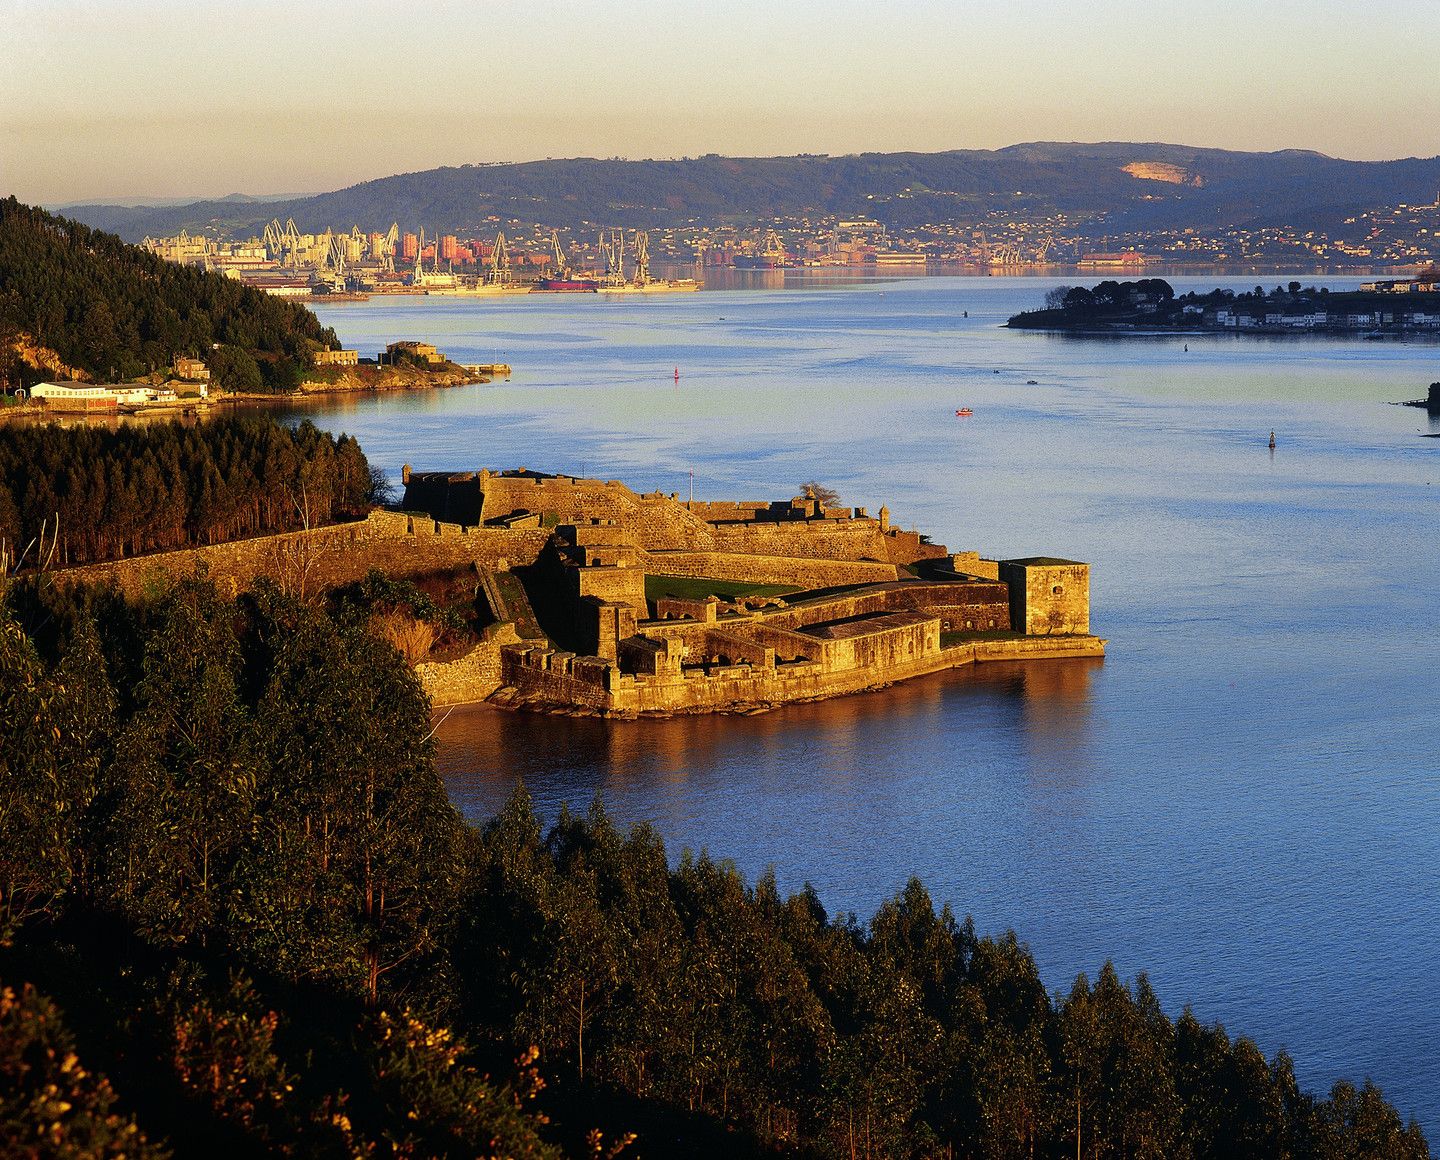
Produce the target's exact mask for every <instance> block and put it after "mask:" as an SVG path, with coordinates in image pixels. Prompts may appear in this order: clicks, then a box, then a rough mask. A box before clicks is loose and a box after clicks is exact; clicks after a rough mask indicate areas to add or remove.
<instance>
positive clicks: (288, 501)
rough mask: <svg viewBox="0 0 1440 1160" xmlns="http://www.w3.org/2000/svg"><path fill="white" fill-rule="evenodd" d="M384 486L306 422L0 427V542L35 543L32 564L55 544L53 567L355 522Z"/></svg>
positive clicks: (345, 442) (360, 455)
mask: <svg viewBox="0 0 1440 1160" xmlns="http://www.w3.org/2000/svg"><path fill="white" fill-rule="evenodd" d="M384 487H385V483H384V479H383V477H382V476H381V475H380V474H379V473H378V472H372V471H371V469H370V465H369V463H368V462H367V460H366V458H365V453H364V452H363V451H362V450H361V449H360V445H359V444H358V443H357V442H356V441H355V440H354V439H351V438H350V437H349V436H348V435H341V436H340V437H339V438H336V437H334V436H332V435H330V434H329V433H328V432H324V431H320V430H318V429H317V428H316V427H315V425H314V424H313V423H311V422H309V421H308V420H307V421H305V422H303V423H301V424H300V425H299V426H298V427H296V428H294V429H291V428H289V427H287V426H285V425H284V424H282V423H280V422H278V421H276V420H275V419H273V418H272V417H270V416H268V415H236V416H232V417H227V418H223V419H216V420H214V421H212V422H207V423H201V424H197V425H194V426H189V425H185V424H182V423H179V422H172V423H163V424H144V425H129V424H123V425H121V426H120V427H118V428H117V429H115V430H109V429H106V428H101V427H59V426H56V425H54V424H45V425H36V426H29V425H11V426H8V427H3V428H0V545H4V547H5V549H7V550H8V553H9V555H10V556H12V557H13V556H18V555H19V554H21V553H22V552H24V551H25V549H26V547H27V546H28V545H31V544H32V543H33V544H34V545H35V546H34V548H33V549H32V550H31V552H30V553H29V555H28V557H27V558H26V560H25V561H24V562H25V563H26V564H27V565H30V566H32V567H33V566H34V565H35V564H36V563H37V562H38V557H39V554H40V552H41V551H42V550H43V551H45V552H46V553H47V555H48V554H49V552H50V550H51V549H50V545H51V543H52V541H54V556H53V560H51V562H52V563H53V564H56V565H61V564H87V563H93V562H95V561H99V560H112V559H117V558H119V557H121V556H130V555H135V554H137V553H140V552H153V551H159V550H164V549H173V548H183V547H191V546H195V545H199V544H213V543H217V542H220V541H223V540H232V539H238V538H240V537H243V536H253V535H261V534H266V533H271V532H284V531H292V530H294V529H297V528H301V527H307V526H309V527H314V526H318V525H320V524H327V523H331V522H333V521H335V520H341V519H349V518H353V517H355V516H359V515H363V514H364V513H365V512H366V511H367V510H368V509H369V507H370V505H371V503H372V502H374V501H378V500H380V499H382V498H383V497H384ZM42 543H43V545H44V546H43V549H42ZM3 555H4V552H0V557H3Z"/></svg>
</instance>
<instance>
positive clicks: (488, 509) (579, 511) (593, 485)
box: [480, 475, 636, 524]
mask: <svg viewBox="0 0 1440 1160" xmlns="http://www.w3.org/2000/svg"><path fill="white" fill-rule="evenodd" d="M480 486H481V488H482V490H483V492H484V496H485V502H484V505H483V506H482V508H481V515H482V516H483V517H484V518H485V519H487V520H490V519H494V518H496V517H497V516H503V515H507V514H509V513H510V512H512V511H519V510H524V511H532V512H540V513H552V512H553V513H554V514H555V515H556V516H557V517H558V518H559V521H560V522H561V523H579V524H584V523H589V522H590V521H591V520H592V519H613V520H625V521H626V523H627V524H628V523H630V522H631V519H630V517H633V515H634V512H635V499H636V497H635V493H634V492H633V491H631V490H630V489H629V488H628V487H626V486H625V485H624V484H623V483H617V482H615V481H613V480H611V481H606V480H600V479H570V478H568V477H563V478H555V479H534V478H530V477H526V476H508V475H490V476H488V477H486V478H485V479H484V480H482V481H481V483H480Z"/></svg>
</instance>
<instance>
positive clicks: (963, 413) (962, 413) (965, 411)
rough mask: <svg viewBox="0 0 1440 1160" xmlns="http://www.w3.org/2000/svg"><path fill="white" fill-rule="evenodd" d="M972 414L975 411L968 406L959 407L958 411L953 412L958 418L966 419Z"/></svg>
mask: <svg viewBox="0 0 1440 1160" xmlns="http://www.w3.org/2000/svg"><path fill="white" fill-rule="evenodd" d="M973 414H975V412H974V411H972V410H971V409H970V408H969V407H961V408H960V409H959V410H958V411H956V412H955V415H956V417H957V418H960V419H968V418H970V416H971V415H973Z"/></svg>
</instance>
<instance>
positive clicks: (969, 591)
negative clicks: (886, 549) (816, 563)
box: [765, 581, 1010, 630]
mask: <svg viewBox="0 0 1440 1160" xmlns="http://www.w3.org/2000/svg"><path fill="white" fill-rule="evenodd" d="M907 610H914V611H918V612H926V613H930V614H932V615H934V616H937V617H940V618H942V619H945V620H949V621H951V628H952V629H954V628H955V623H954V622H955V619H956V618H957V617H958V618H959V619H960V622H961V623H962V624H963V622H964V621H965V620H967V619H968V620H971V621H974V622H975V624H976V625H978V626H980V627H982V628H985V629H989V627H990V625H989V623H988V622H989V621H990V620H994V621H995V626H994V627H995V628H996V629H997V630H998V629H1006V628H1008V627H1009V625H1010V605H1009V593H1008V591H1007V590H1006V587H1005V585H1003V584H987V583H976V584H925V583H916V582H913V581H907V582H904V583H899V584H891V585H887V586H885V587H883V588H873V589H870V590H867V591H862V592H854V593H842V594H840V595H837V596H832V597H827V598H826V599H824V600H820V601H813V602H811V601H806V602H805V603H802V604H794V605H791V606H790V607H789V608H784V609H780V610H778V611H774V612H766V613H765V622H766V623H767V624H771V625H775V626H776V627H779V628H788V629H792V630H793V629H799V628H804V627H805V626H806V625H811V624H821V623H823V622H825V621H830V620H844V619H846V618H847V617H852V616H870V615H875V614H877V613H884V612H903V611H907Z"/></svg>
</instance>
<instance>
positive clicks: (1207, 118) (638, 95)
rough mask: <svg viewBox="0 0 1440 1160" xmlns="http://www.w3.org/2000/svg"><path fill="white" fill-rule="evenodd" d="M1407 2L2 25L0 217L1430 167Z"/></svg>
mask: <svg viewBox="0 0 1440 1160" xmlns="http://www.w3.org/2000/svg"><path fill="white" fill-rule="evenodd" d="M1428 9H1429V4H1428V3H1425V2H1423V0H1422V2H1418V3H1417V2H1416V0H1369V2H1368V3H1367V4H1365V5H1363V6H1359V5H1355V4H1354V3H1353V2H1350V0H1266V2H1264V3H1260V2H1257V0H1224V2H1217V0H1070V2H1068V3H1060V2H1049V0H1045V2H1042V0H991V2H989V3H984V4H980V3H973V2H970V0H949V2H945V0H890V2H888V3H876V2H874V0H871V2H869V3H860V2H857V0H830V2H820V0H785V2H784V3H777V2H776V0H726V2H725V3H713V2H706V3H695V2H691V0H667V2H661V0H609V2H604V3H595V2H592V0H570V2H569V3H557V2H553V0H412V2H411V3H399V2H384V0H350V2H348V3H344V2H337V0H313V2H312V0H302V2H301V3H295V2H293V0H289V2H285V3H278V2H273V0H226V2H223V3H222V2H219V0H183V2H181V0H89V2H81V0H0V27H4V28H5V36H4V42H5V44H6V53H5V55H6V57H7V61H6V68H5V69H4V71H3V74H0V194H4V193H10V192H13V193H15V194H16V195H18V196H19V197H20V198H21V199H22V200H25V201H35V202H42V203H46V204H52V205H53V204H61V203H64V202H74V201H79V200H95V199H115V200H125V199H129V198H143V197H201V196H218V195H223V194H226V193H231V192H245V193H255V194H271V193H292V192H295V193H298V192H312V191H319V190H324V189H333V188H337V187H340V186H344V185H349V184H353V183H355V182H358V181H364V180H368V179H370V178H374V177H383V176H386V175H388V174H392V173H397V172H405V171H408V170H415V169H427V168H431V167H433V166H437V165H455V164H461V163H464V162H481V161H508V160H529V159H532V158H540V157H565V156H592V157H608V156H623V157H679V156H688V155H696V154H701V153H710V152H716V153H728V154H737V155H759V154H793V153H799V152H810V153H851V152H859V151H862V150H873V151H891V150H922V151H937V150H943V149H982V148H996V147H999V146H1003V145H1009V144H1014V143H1016V142H1020V141H1037V140H1061V141H1102V140H1109V141H1115V140H1124V141H1169V142H1174V143H1179V144H1187V145H1205V146H1218V147H1223V148H1232V149H1255V150H1270V149H1285V148H1301V149H1317V150H1320V151H1322V152H1325V153H1329V154H1332V155H1335V156H1341V157H1350V158H1356V159H1367V160H1369V159H1381V158H1392V157H1404V156H1416V155H1418V156H1429V155H1433V154H1435V153H1436V152H1437V150H1440V140H1437V136H1436V132H1435V126H1436V124H1437V123H1440V85H1437V84H1436V81H1435V72H1434V54H1435V49H1436V46H1437V37H1436V33H1435V31H1434V27H1433V24H1432V23H1431V15H1432V14H1431V13H1430V12H1429V11H1428Z"/></svg>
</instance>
